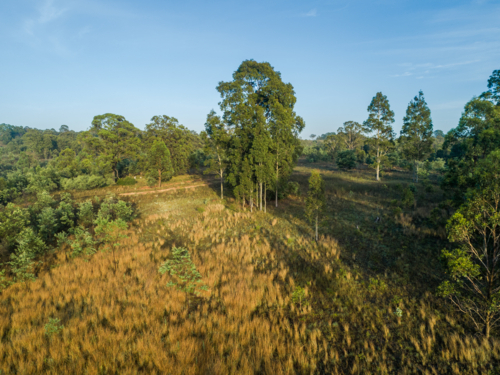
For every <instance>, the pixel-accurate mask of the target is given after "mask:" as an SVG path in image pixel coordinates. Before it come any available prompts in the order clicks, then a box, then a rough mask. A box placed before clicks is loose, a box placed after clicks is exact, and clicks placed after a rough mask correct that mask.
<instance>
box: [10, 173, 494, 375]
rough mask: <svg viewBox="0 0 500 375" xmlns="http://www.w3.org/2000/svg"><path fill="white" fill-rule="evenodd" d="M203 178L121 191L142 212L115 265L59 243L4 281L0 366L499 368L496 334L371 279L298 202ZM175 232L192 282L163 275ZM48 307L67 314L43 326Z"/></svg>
mask: <svg viewBox="0 0 500 375" xmlns="http://www.w3.org/2000/svg"><path fill="white" fill-rule="evenodd" d="M355 178H361V177H358V176H355ZM206 189H207V190H203V189H201V190H200V191H193V192H182V193H180V192H176V193H172V194H164V195H159V196H158V197H155V196H154V195H148V196H141V197H130V198H129V199H130V200H131V201H132V202H133V203H134V204H135V205H136V206H137V207H139V208H140V210H141V212H142V213H143V215H142V217H141V218H139V219H137V220H136V221H135V222H134V223H133V225H132V226H131V228H130V230H129V231H128V233H127V234H128V238H126V239H124V240H122V241H121V243H120V247H119V250H118V251H117V252H118V255H119V264H118V269H117V271H116V272H114V264H113V257H112V256H111V254H110V253H103V252H99V253H97V254H95V255H94V256H93V257H92V258H90V259H89V260H85V259H83V258H77V259H74V260H71V261H69V262H65V261H64V259H63V258H64V257H63V256H62V255H59V259H58V261H57V263H58V264H59V265H58V266H57V267H55V268H53V269H51V270H50V272H48V273H45V274H41V275H39V278H38V279H37V280H36V281H35V282H33V283H29V284H27V285H24V284H17V285H14V286H11V287H9V288H8V289H6V290H5V291H4V292H3V293H2V294H1V295H0V374H2V375H3V374H11V373H12V374H39V373H48V374H62V373H70V374H136V373H148V374H149V373H152V374H155V373H156V374H487V373H490V374H495V372H494V371H495V368H496V367H497V366H498V365H499V363H500V343H499V342H498V341H497V340H496V339H491V340H489V341H488V340H485V339H483V338H481V337H479V336H472V335H471V333H470V332H468V331H466V330H464V328H463V327H464V326H463V324H462V322H460V321H459V318H457V316H456V315H453V311H452V310H450V309H448V308H447V306H446V305H444V304H443V302H442V301H441V300H439V299H436V298H435V297H433V296H432V295H431V294H429V293H426V294H422V295H419V296H418V298H417V296H413V295H411V294H410V293H409V292H408V290H411V289H407V288H406V287H405V286H401V285H399V284H398V282H397V281H393V280H391V276H387V277H383V276H377V277H374V278H372V279H369V278H368V277H367V276H366V275H365V274H363V272H362V270H361V269H359V267H358V266H357V264H356V262H354V259H355V258H353V266H351V267H349V266H347V265H346V263H344V262H343V261H342V260H341V259H342V256H343V249H342V248H341V247H342V246H341V245H340V244H339V243H338V242H337V241H336V240H335V239H333V238H331V237H322V238H321V241H319V242H318V243H316V242H314V241H313V240H312V235H311V230H310V229H308V227H307V224H306V223H305V222H304V221H302V220H301V219H300V218H299V217H298V216H294V217H292V216H291V215H278V214H279V212H278V211H276V212H274V213H273V212H270V213H268V214H264V213H261V212H254V213H249V212H248V211H243V212H240V211H234V210H230V209H228V208H227V207H226V206H225V205H223V204H221V203H218V202H217V201H216V198H215V193H214V192H211V191H209V190H208V188H206ZM354 198H356V197H354ZM354 198H353V199H354ZM208 200H211V201H216V202H215V203H208V204H205V203H202V202H206V201H208ZM297 202H299V203H300V201H298V200H291V201H290V202H288V203H286V202H285V203H284V206H286V204H288V205H290V206H291V205H293V204H299V203H297ZM199 205H203V210H200V211H197V210H196V209H195V208H196V207H199ZM349 207H350V206H349ZM270 211H271V210H270ZM403 228H404V225H403ZM423 235H425V234H423ZM173 246H183V247H186V248H187V249H188V250H189V251H190V253H191V255H192V259H193V261H194V263H195V265H196V267H197V269H198V271H199V272H200V273H201V275H202V277H203V282H204V283H205V284H206V285H208V287H209V290H208V291H207V292H204V293H203V294H202V295H201V296H199V297H195V296H188V295H186V294H184V293H182V292H179V291H176V290H174V289H172V288H167V287H166V284H167V282H168V280H169V277H168V276H160V275H159V273H158V267H159V265H160V264H161V263H162V262H163V261H164V260H165V259H167V258H168V256H169V253H170V250H171V248H172V247H173ZM354 255H355V254H354ZM354 255H353V256H354ZM298 290H302V291H303V297H302V299H301V300H300V302H297V300H296V299H295V300H294V296H295V295H296V293H297V291H298ZM396 297H397V298H396ZM399 312H401V314H399ZM398 315H401V316H398ZM50 318H59V319H60V321H61V324H62V325H63V326H64V328H63V329H62V331H61V332H60V333H58V334H54V335H53V336H52V337H50V338H49V337H48V336H46V335H45V330H44V326H45V325H46V324H47V323H48V321H49V319H50Z"/></svg>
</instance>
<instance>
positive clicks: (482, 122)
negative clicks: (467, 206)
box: [441, 70, 500, 203]
mask: <svg viewBox="0 0 500 375" xmlns="http://www.w3.org/2000/svg"><path fill="white" fill-rule="evenodd" d="M495 82H497V83H496V84H495ZM488 87H489V89H490V90H489V91H487V92H485V93H483V94H481V95H480V96H479V97H474V98H472V99H471V100H470V101H469V102H468V103H467V104H466V105H465V108H464V111H463V113H462V116H461V118H460V121H459V123H458V126H457V127H456V128H454V129H452V130H450V131H449V132H448V134H446V137H445V142H444V145H443V148H444V149H446V148H451V153H450V158H449V159H448V160H447V163H446V164H447V166H446V173H445V177H444V179H443V182H442V184H441V185H442V187H443V188H444V189H446V190H448V191H450V192H452V193H453V198H454V201H455V202H456V203H462V202H463V200H464V196H465V192H466V190H467V189H468V188H472V187H474V186H476V184H477V181H476V180H475V178H474V175H473V174H471V173H470V172H471V171H473V170H474V169H475V168H476V166H477V165H478V163H479V162H480V161H481V160H483V159H484V158H486V157H487V156H488V155H489V154H490V153H491V152H492V151H494V150H497V149H499V148H500V101H498V100H500V99H496V98H495V95H497V94H496V93H498V92H500V71H498V70H495V71H494V72H493V74H492V76H491V77H490V79H489V80H488Z"/></svg>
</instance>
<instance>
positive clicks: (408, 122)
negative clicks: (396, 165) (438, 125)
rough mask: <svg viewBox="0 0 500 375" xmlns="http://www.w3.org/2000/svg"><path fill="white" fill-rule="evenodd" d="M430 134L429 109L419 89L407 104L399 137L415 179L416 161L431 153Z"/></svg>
mask: <svg viewBox="0 0 500 375" xmlns="http://www.w3.org/2000/svg"><path fill="white" fill-rule="evenodd" d="M432 135H433V126H432V120H431V111H430V109H429V107H428V106H427V103H426V102H425V99H424V93H423V92H422V91H419V93H418V96H415V98H414V99H413V100H412V101H411V102H410V104H408V108H407V109H406V116H405V117H404V119H403V128H402V130H401V137H400V139H399V141H400V143H401V146H402V149H403V152H404V154H405V155H406V157H407V159H409V160H413V161H414V163H415V167H416V168H415V173H416V176H417V178H416V180H417V181H418V176H419V174H418V172H419V165H418V164H417V162H418V161H422V160H424V159H425V158H426V157H427V156H428V155H429V154H430V153H431V149H432V144H433V137H432Z"/></svg>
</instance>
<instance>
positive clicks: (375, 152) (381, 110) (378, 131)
mask: <svg viewBox="0 0 500 375" xmlns="http://www.w3.org/2000/svg"><path fill="white" fill-rule="evenodd" d="M368 113H369V116H368V119H367V120H366V121H365V122H364V123H363V125H364V127H365V131H366V132H367V133H369V134H371V138H368V139H367V141H366V142H367V144H368V145H369V146H370V148H369V153H370V154H371V155H372V156H373V158H374V159H373V164H374V166H375V168H376V171H377V174H376V178H377V181H379V180H380V178H379V174H380V167H381V166H382V163H383V161H384V159H385V156H386V155H387V153H388V152H389V150H391V148H392V147H393V146H394V142H393V138H394V131H393V129H392V126H391V124H392V123H393V122H394V112H393V111H392V110H391V108H390V105H389V100H388V99H387V96H385V95H383V94H382V93H381V92H378V93H377V94H376V95H375V96H374V97H373V99H372V101H371V103H370V105H369V106H368Z"/></svg>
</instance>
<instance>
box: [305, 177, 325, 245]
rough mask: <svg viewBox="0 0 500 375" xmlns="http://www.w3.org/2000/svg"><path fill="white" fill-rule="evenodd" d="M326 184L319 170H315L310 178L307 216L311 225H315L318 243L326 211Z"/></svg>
mask: <svg viewBox="0 0 500 375" xmlns="http://www.w3.org/2000/svg"><path fill="white" fill-rule="evenodd" d="M325 205H326V199H325V182H324V181H323V179H322V178H321V174H320V173H319V171H318V170H314V171H312V173H311V177H310V178H309V191H308V192H307V199H306V216H307V218H308V219H309V222H310V223H311V224H315V232H314V233H315V236H314V238H315V239H316V241H318V224H319V218H320V215H321V213H322V212H323V211H324V210H325Z"/></svg>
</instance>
